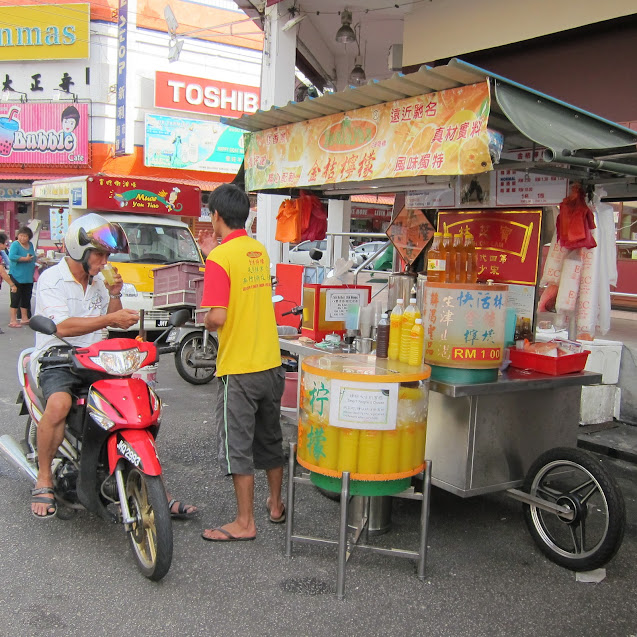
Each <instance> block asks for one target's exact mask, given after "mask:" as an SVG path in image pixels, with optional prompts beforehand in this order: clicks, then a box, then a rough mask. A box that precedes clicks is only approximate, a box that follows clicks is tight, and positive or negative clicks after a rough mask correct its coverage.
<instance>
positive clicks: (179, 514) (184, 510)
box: [168, 498, 197, 520]
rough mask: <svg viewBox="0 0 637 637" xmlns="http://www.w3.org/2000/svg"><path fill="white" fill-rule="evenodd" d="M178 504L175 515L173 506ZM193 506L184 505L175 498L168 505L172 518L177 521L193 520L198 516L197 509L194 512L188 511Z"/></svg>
mask: <svg viewBox="0 0 637 637" xmlns="http://www.w3.org/2000/svg"><path fill="white" fill-rule="evenodd" d="M175 504H178V505H179V506H178V507H177V511H175V512H174V513H173V506H174V505H175ZM191 506H193V505H192V504H182V503H181V502H180V501H179V500H175V499H174V498H173V499H172V500H171V501H170V502H169V503H168V510H169V511H170V517H171V518H174V519H175V520H187V519H188V518H192V517H193V516H195V515H196V514H197V509H195V510H194V511H190V512H189V511H188V509H189V508H190V507H191Z"/></svg>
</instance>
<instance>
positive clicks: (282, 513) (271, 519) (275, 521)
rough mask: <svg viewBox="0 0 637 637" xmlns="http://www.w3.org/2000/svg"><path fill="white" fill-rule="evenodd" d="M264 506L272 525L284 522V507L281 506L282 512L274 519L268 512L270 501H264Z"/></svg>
mask: <svg viewBox="0 0 637 637" xmlns="http://www.w3.org/2000/svg"><path fill="white" fill-rule="evenodd" d="M265 506H266V509H267V510H268V515H269V517H270V522H272V524H283V522H285V505H283V510H282V511H281V515H280V516H279V517H278V518H276V517H274V516H273V515H272V512H271V511H270V501H269V500H266V501H265Z"/></svg>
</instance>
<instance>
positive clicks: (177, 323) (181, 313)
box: [168, 309, 191, 327]
mask: <svg viewBox="0 0 637 637" xmlns="http://www.w3.org/2000/svg"><path fill="white" fill-rule="evenodd" d="M190 319H191V315H190V310H186V309H183V310H177V311H176V312H173V313H172V314H171V315H170V318H169V319H168V325H169V326H171V327H181V326H182V325H184V324H185V323H187V322H188V321H189V320H190Z"/></svg>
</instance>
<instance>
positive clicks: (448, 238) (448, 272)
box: [442, 230, 456, 283]
mask: <svg viewBox="0 0 637 637" xmlns="http://www.w3.org/2000/svg"><path fill="white" fill-rule="evenodd" d="M442 247H443V249H444V250H445V253H446V258H445V279H444V281H443V283H453V282H454V278H455V272H456V270H455V268H456V265H455V263H456V253H455V250H454V248H453V235H452V234H451V232H449V231H448V230H445V231H444V232H443V233H442Z"/></svg>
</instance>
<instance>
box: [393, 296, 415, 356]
mask: <svg viewBox="0 0 637 637" xmlns="http://www.w3.org/2000/svg"><path fill="white" fill-rule="evenodd" d="M416 303H417V301H416V297H415V296H412V297H411V298H410V299H409V305H408V306H407V307H406V308H405V311H404V312H403V325H402V328H401V330H400V350H399V353H398V360H399V361H400V362H401V363H409V350H410V347H411V328H412V327H413V326H414V324H415V323H416V319H419V318H420V310H419V309H418V306H417V305H416Z"/></svg>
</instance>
